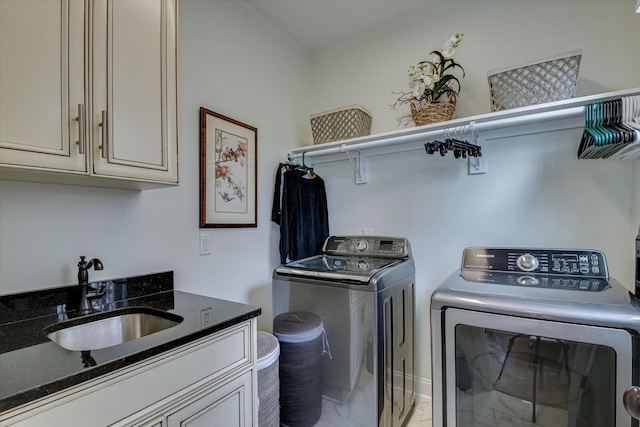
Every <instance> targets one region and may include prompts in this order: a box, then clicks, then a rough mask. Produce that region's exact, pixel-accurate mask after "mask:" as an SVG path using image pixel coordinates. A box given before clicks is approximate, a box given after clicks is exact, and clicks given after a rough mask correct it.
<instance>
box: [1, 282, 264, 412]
mask: <svg viewBox="0 0 640 427" xmlns="http://www.w3.org/2000/svg"><path fill="white" fill-rule="evenodd" d="M91 285H92V286H94V287H96V288H97V287H99V286H104V290H105V295H104V296H102V297H100V298H96V299H94V300H92V305H93V307H94V309H96V311H97V312H96V313H95V314H91V315H89V316H100V312H104V311H109V310H114V309H122V308H130V307H151V308H155V309H159V310H163V311H166V312H169V313H172V314H175V315H178V316H181V317H182V318H184V320H183V321H182V322H181V323H180V324H178V325H176V326H174V327H171V328H169V329H165V330H163V331H160V332H156V333H154V334H151V335H147V336H145V337H142V338H139V339H136V340H133V341H128V342H125V343H123V344H120V345H116V346H113V347H108V348H104V349H100V350H92V351H91V352H90V353H89V352H80V351H70V350H66V349H64V348H62V347H60V346H58V345H57V344H56V343H54V342H52V341H50V340H49V339H48V338H47V337H46V336H45V335H44V333H43V329H44V328H46V327H47V326H50V325H53V324H56V323H60V322H77V321H78V319H79V318H80V317H79V316H77V315H76V314H75V310H74V307H76V306H77V300H78V296H79V294H78V287H77V286H68V287H63V288H56V289H48V290H43V291H35V292H28V293H23V294H16V295H6V296H0V412H3V411H6V410H8V409H11V408H14V407H17V406H20V405H22V404H25V403H29V402H31V401H32V400H35V399H38V398H41V397H44V396H47V395H49V394H51V393H54V392H56V391H60V390H63V389H65V388H68V387H71V386H74V385H77V384H80V383H82V382H84V381H88V380H91V379H93V378H96V377H99V376H101V375H104V374H107V373H109V372H112V371H114V370H116V369H120V368H122V367H125V366H128V365H131V364H133V363H136V362H139V361H142V360H144V359H147V358H149V357H152V356H155V355H157V354H160V353H162V352H164V351H167V350H171V349H173V348H176V347H178V346H180V345H183V344H186V343H188V342H190V341H194V340H196V339H198V338H202V337H205V336H207V335H209V334H212V333H214V332H217V331H220V330H222V329H225V328H227V327H230V326H233V325H235V324H238V323H240V322H243V321H245V320H248V319H251V318H253V317H256V316H259V315H260V313H261V309H260V308H258V307H254V306H250V305H246V304H240V303H235V302H231V301H224V300H220V299H217V298H210V297H204V296H201V295H195V294H190V293H186V292H180V291H174V290H173V272H166V273H159V274H153V275H146V276H138V277H133V278H127V279H118V280H112V281H106V282H96V283H92V284H91ZM207 309H211V310H210V315H209V319H210V320H209V324H207V325H203V322H202V311H203V310H207ZM87 353H89V354H87ZM88 362H90V363H88ZM94 364H95V365H94ZM85 365H87V366H88V367H85ZM91 365H94V366H91Z"/></svg>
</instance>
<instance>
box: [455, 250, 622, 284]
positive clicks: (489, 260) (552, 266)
mask: <svg viewBox="0 0 640 427" xmlns="http://www.w3.org/2000/svg"><path fill="white" fill-rule="evenodd" d="M462 270H463V271H472V270H473V271H503V272H512V273H517V272H521V273H537V274H554V275H568V276H578V277H585V276H587V277H603V278H608V277H609V272H608V271H607V263H606V260H605V257H604V254H603V253H602V252H600V251H593V250H579V249H529V248H515V249H507V248H467V249H465V250H464V254H463V255H462Z"/></svg>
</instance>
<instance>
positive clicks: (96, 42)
mask: <svg viewBox="0 0 640 427" xmlns="http://www.w3.org/2000/svg"><path fill="white" fill-rule="evenodd" d="M92 22H93V43H92V47H93V53H92V58H93V64H92V73H93V75H92V85H93V86H92V89H93V90H92V95H93V102H92V109H91V110H92V112H91V119H90V122H91V123H90V126H91V132H92V141H93V147H94V150H93V171H94V173H95V174H96V175H110V176H116V177H130V178H140V179H148V180H158V181H168V182H177V180H178V171H177V155H178V153H177V124H176V117H177V113H176V104H177V100H176V59H177V58H176V3H175V0H154V1H149V0H128V1H118V0H95V1H94V2H93V20H92ZM105 123H106V125H105Z"/></svg>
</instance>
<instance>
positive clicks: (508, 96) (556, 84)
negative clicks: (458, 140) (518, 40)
mask: <svg viewBox="0 0 640 427" xmlns="http://www.w3.org/2000/svg"><path fill="white" fill-rule="evenodd" d="M581 59H582V49H578V50H574V51H571V52H566V53H562V54H559V55H555V56H552V57H549V58H545V59H542V60H537V61H534V62H530V63H527V64H522V65H519V66H516V67H509V68H502V69H498V70H492V71H489V72H488V73H487V74H488V76H487V77H488V81H489V91H490V93H491V111H500V110H509V109H511V108H518V107H526V106H528V105H535V104H542V103H545V102H552V101H560V100H562V99H568V98H572V97H574V96H575V95H576V89H577V85H578V70H579V68H580V60H581Z"/></svg>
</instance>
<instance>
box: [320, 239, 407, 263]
mask: <svg viewBox="0 0 640 427" xmlns="http://www.w3.org/2000/svg"><path fill="white" fill-rule="evenodd" d="M322 252H324V253H325V254H328V255H343V256H354V255H357V256H371V257H385V258H406V257H407V256H409V243H408V242H407V239H405V238H403V237H381V236H330V237H329V238H327V240H326V241H325V242H324V246H323V248H322Z"/></svg>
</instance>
